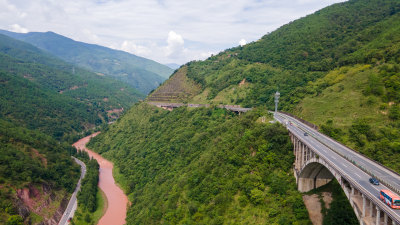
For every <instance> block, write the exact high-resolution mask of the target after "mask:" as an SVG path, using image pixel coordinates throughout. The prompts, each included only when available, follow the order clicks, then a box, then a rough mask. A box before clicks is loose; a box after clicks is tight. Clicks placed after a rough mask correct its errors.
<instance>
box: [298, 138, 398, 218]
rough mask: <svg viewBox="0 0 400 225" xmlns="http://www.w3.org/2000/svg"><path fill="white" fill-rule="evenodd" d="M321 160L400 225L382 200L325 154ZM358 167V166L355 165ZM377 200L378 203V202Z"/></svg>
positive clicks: (321, 156)
mask: <svg viewBox="0 0 400 225" xmlns="http://www.w3.org/2000/svg"><path fill="white" fill-rule="evenodd" d="M297 138H299V139H300V140H301V141H302V142H303V143H306V141H304V137H302V136H300V137H297ZM308 147H309V148H311V149H313V151H314V152H318V153H319V151H318V150H317V149H316V148H314V147H313V146H308ZM317 155H318V156H319V157H320V158H322V159H323V160H324V162H325V163H327V164H328V165H329V166H330V167H332V168H335V170H336V171H337V172H338V173H339V174H340V175H341V176H342V177H343V178H345V179H346V180H347V181H348V182H349V183H351V184H352V185H353V186H355V187H357V189H358V190H362V193H363V194H364V195H365V196H366V197H367V198H368V199H369V200H370V201H373V202H374V203H375V204H376V205H379V208H380V209H381V210H382V211H384V212H385V213H386V214H387V215H389V216H390V218H391V219H392V220H394V221H396V222H397V223H400V218H397V215H396V214H395V215H394V216H391V215H392V213H393V212H392V211H390V210H387V207H388V206H387V205H386V204H385V203H383V202H382V201H381V200H380V199H376V196H374V195H373V194H371V193H370V192H369V191H367V190H366V189H365V188H364V187H363V186H361V185H360V184H359V183H358V182H357V181H355V180H354V179H353V178H352V177H350V176H348V175H347V174H346V173H345V172H344V171H342V169H340V168H339V167H336V166H335V164H334V163H332V162H331V161H330V160H329V159H327V158H326V157H325V156H324V155H323V154H320V153H319V154H317ZM355 166H356V165H355ZM376 200H377V201H376Z"/></svg>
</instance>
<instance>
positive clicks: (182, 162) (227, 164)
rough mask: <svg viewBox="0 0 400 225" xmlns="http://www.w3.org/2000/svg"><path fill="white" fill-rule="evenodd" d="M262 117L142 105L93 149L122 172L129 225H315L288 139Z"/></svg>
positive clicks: (98, 139)
mask: <svg viewBox="0 0 400 225" xmlns="http://www.w3.org/2000/svg"><path fill="white" fill-rule="evenodd" d="M261 115H263V113H261V112H256V111H254V112H248V113H246V114H245V115H243V116H238V115H236V114H234V113H231V112H229V111H226V110H224V109H212V108H210V109H207V108H199V109H191V110H189V109H186V108H179V109H175V110H173V111H172V112H169V111H167V110H162V109H159V108H156V107H154V106H149V105H147V104H146V103H140V104H138V105H135V106H134V107H132V108H131V110H129V112H127V114H125V115H124V117H123V118H122V119H121V120H119V121H118V122H117V123H115V124H113V125H112V126H110V128H109V129H108V131H107V132H105V133H102V134H100V135H98V136H97V137H96V138H94V139H92V141H91V142H90V145H89V147H90V148H92V149H95V150H96V151H98V152H100V153H103V156H105V157H107V158H109V159H111V160H112V161H113V162H114V165H115V166H116V167H117V168H118V171H119V174H120V175H118V176H117V181H118V182H120V184H121V185H122V187H123V188H124V189H125V191H126V193H127V194H129V199H130V201H131V202H132V206H131V207H130V208H129V212H128V217H127V224H160V223H163V224H222V223H228V224H229V223H239V224H274V223H280V224H292V223H296V224H310V221H309V219H308V214H307V211H306V209H305V207H304V205H303V203H302V201H301V195H300V193H298V192H297V191H296V183H295V181H294V177H293V175H292V173H291V172H290V170H291V168H292V161H293V158H294V155H293V154H292V153H291V151H292V149H291V144H290V140H289V136H288V134H287V131H286V130H285V129H284V128H283V127H281V126H279V125H277V124H265V123H260V122H257V120H258V118H259V117H260V116H261Z"/></svg>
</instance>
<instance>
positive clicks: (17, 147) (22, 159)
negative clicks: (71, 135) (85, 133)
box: [0, 120, 79, 192]
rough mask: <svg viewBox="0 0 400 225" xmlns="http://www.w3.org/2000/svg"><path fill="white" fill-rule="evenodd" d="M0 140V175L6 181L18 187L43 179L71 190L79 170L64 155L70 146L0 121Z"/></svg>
mask: <svg viewBox="0 0 400 225" xmlns="http://www.w3.org/2000/svg"><path fill="white" fill-rule="evenodd" d="M0 143H1V145H0V148H1V151H0V162H1V163H0V176H1V177H2V179H4V180H5V181H6V182H7V183H12V184H13V185H14V186H16V187H21V186H23V185H25V184H27V183H31V182H32V183H40V182H47V183H51V184H53V185H55V187H57V188H65V189H66V190H67V191H69V192H72V191H73V190H74V188H75V185H76V181H77V177H79V176H78V174H79V169H78V167H77V165H75V163H73V161H72V159H70V157H69V155H68V152H71V151H73V149H72V147H70V146H68V145H65V144H59V143H58V142H57V141H56V140H54V139H53V138H51V137H50V136H47V135H44V134H42V133H40V132H37V131H31V130H28V129H25V128H21V127H17V126H15V124H12V123H9V122H6V121H3V120H0Z"/></svg>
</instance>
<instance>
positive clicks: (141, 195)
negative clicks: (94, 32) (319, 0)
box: [0, 0, 400, 225]
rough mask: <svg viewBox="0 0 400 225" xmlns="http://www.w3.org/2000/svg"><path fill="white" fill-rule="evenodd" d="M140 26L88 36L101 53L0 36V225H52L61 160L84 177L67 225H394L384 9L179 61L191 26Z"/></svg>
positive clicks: (26, 36)
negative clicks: (384, 191) (156, 28)
mask: <svg viewBox="0 0 400 225" xmlns="http://www.w3.org/2000/svg"><path fill="white" fill-rule="evenodd" d="M300 2H301V1H300ZM164 3H165V4H164V5H163V7H164V8H163V9H162V10H161V9H158V11H157V15H158V14H159V13H160V14H161V13H162V12H163V11H164V10H165V9H167V8H169V7H171V5H170V4H171V3H170V2H169V1H166V2H164ZM77 4H78V3H77ZM88 4H89V3H88ZM118 4H126V5H129V4H130V1H124V2H119V1H115V2H114V1H110V2H108V1H105V2H103V1H100V2H96V7H99V8H97V9H100V8H101V7H108V6H114V7H115V8H113V7H111V8H109V9H107V10H105V9H106V8H101V10H99V11H96V10H94V11H96V12H108V10H110V12H112V13H110V17H107V18H108V19H109V20H110V21H112V19H113V18H114V17H115V15H117V14H118V13H115V12H114V11H112V10H116V9H117V7H116V5H118ZM137 4H139V3H137ZM149 4H150V3H149ZM157 4H161V3H157ZM221 4H222V3H221ZM265 4H266V3H265V2H263V1H257V2H256V3H250V2H246V4H244V6H243V7H244V8H245V9H242V10H243V11H251V10H255V9H257V10H259V11H260V12H261V11H264V10H265V12H267V10H268V9H269V6H268V7H267V6H266V5H265ZM271 4H272V3H271ZM281 4H287V3H284V2H282V3H281ZM292 4H306V3H304V2H303V3H299V2H297V1H296V3H294V2H293V3H292ZM307 4H310V5H311V4H313V3H312V1H310V2H307ZM217 5H218V4H217ZM217 5H215V4H210V6H209V7H217ZM250 5H251V6H252V7H250ZM230 6H232V7H233V6H236V4H233V3H232V4H230ZM49 7H50V6H49ZM96 7H93V8H96ZM119 7H121V5H119ZM141 7H144V6H143V5H141ZM175 7H177V6H175ZM182 7H183V5H182ZM153 8H157V7H156V6H153ZM199 8H202V7H199ZM202 9H203V8H202ZM298 9H300V7H298V8H296V10H298ZM103 10H104V11H103ZM169 10H170V11H171V12H172V11H173V9H172V8H169ZM174 10H175V9H174ZM213 10H214V8H213V9H212V10H210V9H207V10H206V11H210V12H214V11H213ZM150 11H151V10H150ZM216 11H218V10H216ZM239 11H240V10H239ZM152 12H154V11H152ZM174 12H175V13H176V11H174ZM190 12H191V13H195V12H196V10H194V9H193V11H190ZM218 12H219V11H218ZM63 13H70V11H68V10H66V11H65V12H64V11H63ZM87 13H88V14H90V13H91V12H90V11H87ZM114 13H115V15H113V14H114ZM181 13H182V12H180V13H176V14H175V16H176V18H179V15H180V14H181ZM132 14H133V13H132ZM264 14H267V13H263V15H264ZM18 15H22V14H18ZM118 15H119V14H118ZM122 15H124V16H121V17H119V19H120V20H121V21H122V20H124V18H125V17H130V16H131V13H125V14H122ZM150 15H153V16H154V15H156V14H151V13H150ZM223 15H224V16H228V15H227V14H223ZM0 16H1V15H0ZM82 16H84V14H82ZM135 16H136V15H135ZM141 16H144V15H141ZM130 18H131V19H132V18H133V17H130ZM174 18H175V17H174ZM184 18H185V19H183V20H182V22H188V21H192V20H191V19H190V18H191V17H190V16H188V15H186V17H184ZM211 18H212V19H214V18H219V19H221V18H220V17H215V15H214V16H211V17H210V19H211ZM238 18H240V19H242V17H241V15H236V17H235V20H234V21H239V20H236V19H238ZM246 18H247V19H249V18H248V17H243V21H242V20H240V22H237V24H241V23H245V22H246V21H247V19H246ZM262 20H263V19H262V18H261V19H260V21H258V22H254V24H260V23H261V24H265V23H266V21H262ZM264 20H265V19H264ZM224 21H226V23H228V21H230V20H224ZM103 22H104V21H103ZM147 22H150V19H147V21H144V20H143V21H141V22H140V23H139V22H137V21H135V20H133V19H132V20H131V21H129V23H126V27H124V28H126V29H124V32H121V31H120V32H116V33H112V34H110V33H108V34H106V33H103V34H102V35H100V36H97V38H94V39H92V40H96V41H93V42H92V43H100V42H101V41H104V42H103V43H107V45H105V46H112V48H111V47H103V46H100V45H98V44H88V43H85V42H81V41H75V40H82V36H79V37H80V38H78V36H74V37H73V38H74V39H72V38H69V37H67V36H63V35H60V34H59V32H58V31H57V33H55V32H29V30H26V32H22V33H18V32H14V31H15V30H14V31H8V30H0V224H7V225H10V224H13V225H14V224H17V225H21V224H40V225H53V224H57V223H58V221H59V220H60V218H61V215H62V212H63V211H64V210H65V208H66V207H67V203H68V200H69V199H70V198H71V195H72V193H73V191H74V189H75V187H76V185H77V182H78V179H79V174H80V166H78V165H77V164H76V163H74V161H73V158H72V156H73V157H76V158H78V159H80V160H81V161H82V162H84V163H85V164H86V170H87V173H86V175H85V178H83V179H82V189H81V191H80V192H79V193H78V194H77V199H78V209H77V211H76V213H75V215H74V218H73V219H72V220H71V221H70V222H69V223H70V224H75V225H89V224H101V225H109V224H138V225H139V224H140V225H141V224H193V225H194V224H204V225H206V224H207V225H208V224H215V225H217V224H218V225H219V224H279V225H306V224H321V225H336V224H338V225H341V224H350V225H352V224H365V225H366V224H368V225H369V224H371V225H372V224H374V225H382V224H385V225H386V224H387V223H390V224H393V225H398V224H399V221H400V217H399V210H398V209H395V206H396V205H395V204H397V202H395V200H396V196H397V195H399V194H400V187H399V182H398V180H400V178H399V177H400V175H399V173H400V164H399V163H398V161H399V160H400V36H399V35H398V34H399V32H400V3H399V1H397V0H379V1H378V0H349V1H340V2H339V1H338V3H335V4H332V5H330V6H327V7H325V8H322V9H319V10H317V11H315V12H314V13H311V14H309V15H304V17H301V18H299V19H294V20H293V21H291V22H288V23H287V24H285V25H280V27H279V28H277V29H275V30H273V31H271V32H264V33H263V36H262V37H261V38H258V39H254V41H250V42H246V40H244V39H243V38H240V39H241V40H240V45H238V46H236V47H231V48H228V49H226V50H223V51H220V52H217V53H211V52H210V53H207V54H208V55H207V57H203V58H195V60H192V59H191V60H186V61H184V60H183V59H187V57H189V55H196V56H197V57H199V56H200V55H204V54H205V53H202V52H200V50H199V49H197V47H199V46H201V41H199V40H198V39H196V38H198V37H196V35H194V34H195V33H196V32H197V31H198V29H199V28H201V29H200V30H202V29H203V28H204V27H206V26H205V25H204V24H201V25H199V24H196V26H194V25H193V24H192V26H190V27H191V30H190V34H189V33H185V31H184V30H185V29H184V26H181V27H180V29H182V30H179V31H178V30H175V31H173V30H168V29H169V28H166V27H168V26H164V25H166V24H167V23H169V22H170V21H169V20H167V19H165V20H163V22H165V24H163V25H160V26H159V30H162V31H163V32H165V33H168V37H167V38H164V39H162V38H160V36H157V35H156V33H155V32H154V30H153V33H154V34H155V35H154V36H155V37H154V38H153V37H146V38H143V37H140V38H138V37H137V36H135V35H136V33H138V35H139V36H140V35H143V33H141V32H143V30H141V29H138V27H136V29H132V28H133V27H135V26H138V24H141V23H143V25H142V27H141V28H143V27H145V24H146V23H147ZM175 22H176V21H175ZM214 22H215V21H214ZM98 23H99V24H101V22H100V21H99V22H98ZM0 24H1V22H0ZM88 24H89V23H86V22H83V23H82V26H87V25H88ZM110 24H112V23H111V22H110ZM117 24H120V23H116V24H112V26H108V27H104V28H103V29H102V31H103V32H105V31H106V30H112V29H116V28H117V27H118V26H117ZM128 24H129V25H128ZM213 24H214V23H213ZM215 25H216V26H217V25H218V23H215ZM264 26H266V25H264ZM14 27H15V26H14ZM277 27H278V26H277ZM0 28H1V27H0ZM150 28H151V27H146V29H150ZM76 29H79V26H77V28H76ZM163 29H167V31H166V30H163ZM248 29H251V28H250V26H249V28H248ZM263 29H265V28H263ZM132 30H134V31H135V32H136V33H135V32H132ZM222 30H224V29H222ZM72 31H73V29H71V30H70V32H72ZM245 31H246V33H251V32H249V31H248V30H245ZM125 32H126V34H125ZM224 32H225V30H224V31H223V32H220V33H218V34H219V35H217V36H222V33H224ZM64 33H68V32H64ZM128 33H129V34H130V35H131V36H129V35H128ZM192 33H193V35H192ZM203 33H207V32H203ZM197 34H198V33H197ZM208 35H209V34H208ZM231 35H232V36H233V35H234V32H233V29H232V30H231ZM117 36H121V37H119V38H120V39H118V37H117ZM87 37H88V39H89V37H92V38H93V37H94V36H90V35H87ZM134 37H136V39H135V38H134ZM201 37H202V36H201ZM161 39H162V40H161ZM204 39H206V38H204ZM117 40H118V41H117ZM238 40H239V39H238ZM97 41H98V42H97ZM164 42H165V43H164ZM121 43H123V44H122V45H121ZM217 43H218V40H217V39H216V40H215V42H213V46H214V45H215V46H216V45H217ZM188 46H192V48H190V47H188ZM193 46H195V47H193ZM224 46H225V47H224V48H226V46H227V43H224ZM232 46H234V45H232ZM122 50H124V51H122ZM125 51H126V52H125ZM128 51H129V52H131V53H128ZM132 52H135V53H136V52H137V53H141V54H142V55H152V56H153V57H155V58H157V59H163V64H161V63H158V62H156V61H153V60H150V59H146V58H143V57H141V56H136V55H134V54H132ZM185 57H186V58H185ZM174 60H176V63H175V61H174ZM173 61H174V63H171V62H173ZM183 61H184V62H183ZM181 62H182V63H181ZM165 65H169V66H171V67H172V68H175V71H173V69H171V68H168V67H167V66H165ZM178 65H179V66H178ZM276 92H279V93H280V98H279V103H278V109H279V111H281V112H283V113H275V114H273V113H271V110H273V109H274V107H275V102H274V100H275V99H274V95H275V93H276ZM290 115H293V117H292V116H290ZM304 121H307V123H306V124H303V123H302V122H304ZM307 124H313V127H314V128H315V129H312V128H310V127H308V126H307ZM71 145H72V146H71ZM76 149H77V150H78V151H77V150H76ZM372 177H373V178H376V179H377V180H378V181H379V183H378V185H376V184H373V182H371V183H370V182H369V178H372ZM382 189H390V190H391V191H392V192H393V193H395V194H393V195H390V194H385V195H386V196H391V197H390V199H393V201H392V202H389V200H390V199H389V197H384V196H385V195H383V194H382V196H383V197H381V194H380V193H381V190H382ZM382 198H385V201H386V202H383V201H382ZM388 199H389V200H388ZM387 204H389V205H387ZM313 210H316V212H313ZM316 217H317V218H316Z"/></svg>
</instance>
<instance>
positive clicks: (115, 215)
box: [73, 133, 128, 225]
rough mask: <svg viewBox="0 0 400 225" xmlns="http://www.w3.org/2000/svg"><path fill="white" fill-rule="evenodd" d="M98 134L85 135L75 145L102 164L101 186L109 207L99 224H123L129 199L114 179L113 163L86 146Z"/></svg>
mask: <svg viewBox="0 0 400 225" xmlns="http://www.w3.org/2000/svg"><path fill="white" fill-rule="evenodd" d="M97 134H99V133H94V134H92V135H89V136H87V137H84V138H82V139H80V140H79V141H77V142H75V143H74V144H73V146H74V147H75V148H76V149H78V150H80V151H86V152H87V153H88V154H89V157H91V158H93V159H95V160H97V162H98V163H99V166H100V168H99V170H100V173H99V187H100V189H101V190H102V191H103V192H104V194H105V196H106V198H107V199H106V201H107V209H106V210H105V213H104V215H103V216H102V217H101V219H100V221H99V222H98V224H99V225H107V224H115V225H123V224H125V217H126V210H127V207H128V199H127V197H126V195H125V194H124V193H123V191H122V190H121V189H120V187H118V185H117V184H116V183H115V181H114V177H113V164H112V163H111V162H110V161H108V160H106V159H104V158H103V157H101V156H100V155H99V154H97V153H95V152H93V151H91V150H89V149H88V148H86V144H87V143H88V142H89V141H90V139H91V138H93V137H95V136H96V135H97Z"/></svg>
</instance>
